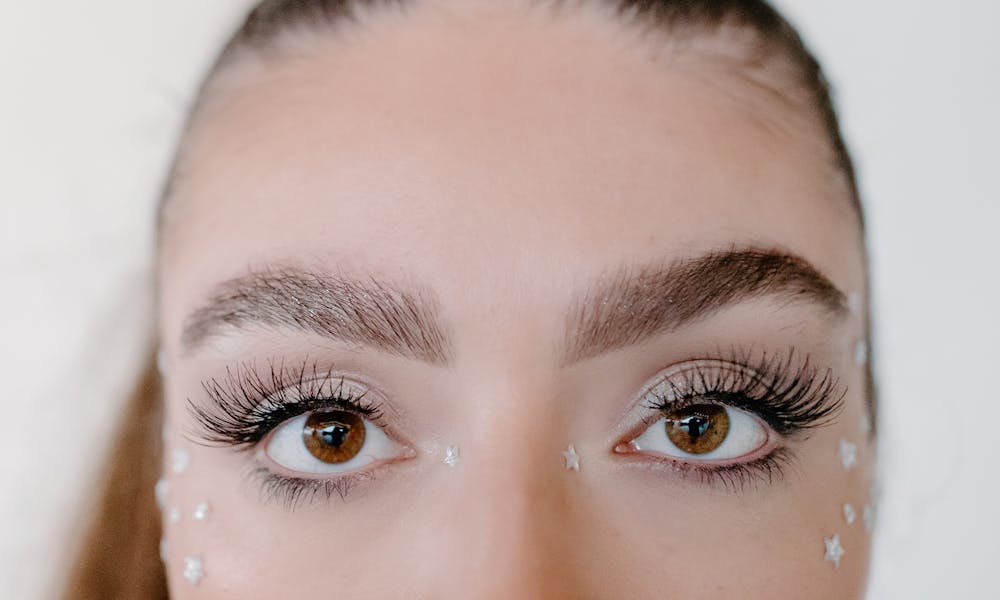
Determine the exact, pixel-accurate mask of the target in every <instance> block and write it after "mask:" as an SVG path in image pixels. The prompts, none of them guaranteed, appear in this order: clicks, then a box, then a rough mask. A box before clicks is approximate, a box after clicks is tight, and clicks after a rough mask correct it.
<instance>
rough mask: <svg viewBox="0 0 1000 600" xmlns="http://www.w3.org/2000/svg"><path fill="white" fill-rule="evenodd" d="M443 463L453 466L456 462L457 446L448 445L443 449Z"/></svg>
mask: <svg viewBox="0 0 1000 600" xmlns="http://www.w3.org/2000/svg"><path fill="white" fill-rule="evenodd" d="M444 464H446V465H448V466H449V467H454V466H455V465H456V464H458V446H448V448H447V449H446V450H445V451H444Z"/></svg>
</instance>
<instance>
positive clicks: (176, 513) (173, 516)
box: [167, 506, 181, 524]
mask: <svg viewBox="0 0 1000 600" xmlns="http://www.w3.org/2000/svg"><path fill="white" fill-rule="evenodd" d="M167 518H168V519H169V520H170V522H171V523H175V524H176V523H180V522H181V509H179V508H177V507H176V506H175V507H173V508H171V509H170V513H168V515H167Z"/></svg>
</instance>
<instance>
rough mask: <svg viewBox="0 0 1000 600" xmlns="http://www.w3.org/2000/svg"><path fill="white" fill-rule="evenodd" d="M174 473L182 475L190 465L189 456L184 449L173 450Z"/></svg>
mask: <svg viewBox="0 0 1000 600" xmlns="http://www.w3.org/2000/svg"><path fill="white" fill-rule="evenodd" d="M173 463H174V473H183V472H184V471H187V468H188V465H190V464H191V455H190V454H189V453H188V451H187V450H185V449H184V448H178V449H176V450H174V460H173Z"/></svg>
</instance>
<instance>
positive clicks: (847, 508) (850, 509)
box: [844, 502, 858, 525]
mask: <svg viewBox="0 0 1000 600" xmlns="http://www.w3.org/2000/svg"><path fill="white" fill-rule="evenodd" d="M857 518H858V513H857V511H855V510H854V506H853V505H851V503H850V502H848V503H846V504H844V520H845V521H847V524H848V525H850V524H851V523H853V522H854V520H855V519H857Z"/></svg>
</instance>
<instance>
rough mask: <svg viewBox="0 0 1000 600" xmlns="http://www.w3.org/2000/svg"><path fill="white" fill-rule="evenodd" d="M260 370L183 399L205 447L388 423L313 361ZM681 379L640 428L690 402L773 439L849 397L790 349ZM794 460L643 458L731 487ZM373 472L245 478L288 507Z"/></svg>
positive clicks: (735, 355) (821, 418)
mask: <svg viewBox="0 0 1000 600" xmlns="http://www.w3.org/2000/svg"><path fill="white" fill-rule="evenodd" d="M705 362H712V363H715V364H711V365H706V364H704V363H705ZM698 363H701V364H698ZM266 372H267V375H266V376H262V375H261V374H260V371H258V370H257V369H256V368H255V366H254V365H248V364H243V365H239V366H237V367H236V368H235V369H233V368H230V367H227V368H226V375H225V377H224V378H223V379H222V380H221V381H220V380H217V379H215V378H210V379H208V380H206V381H204V382H203V383H202V387H203V388H204V390H205V393H206V394H207V395H208V398H209V400H210V403H209V406H208V407H202V406H200V405H198V404H196V403H194V402H193V401H192V400H190V399H188V409H189V410H190V411H191V413H192V415H193V417H194V419H195V422H196V423H197V424H198V425H199V431H198V432H196V437H197V438H198V439H200V440H201V441H202V442H204V443H207V444H209V445H217V446H229V447H233V448H236V449H238V450H250V449H252V448H254V447H256V446H257V445H258V444H259V443H260V442H261V441H262V440H264V438H266V437H267V435H268V434H269V433H270V432H271V431H273V430H274V429H275V428H277V427H278V426H279V425H281V424H282V423H284V422H285V421H287V420H289V419H292V418H295V417H297V416H299V415H301V414H304V413H306V412H310V411H316V410H324V409H326V410H328V409H330V408H336V409H339V410H345V411H349V412H353V413H355V414H357V415H358V416H361V417H363V418H365V419H368V420H369V421H371V422H372V423H374V424H375V425H378V426H381V427H384V426H385V424H384V423H383V419H382V411H381V406H380V404H379V403H377V402H375V401H373V400H370V399H369V398H367V396H366V393H363V392H362V393H355V392H354V391H352V390H351V387H350V386H345V385H344V378H343V377H341V376H336V375H332V374H330V373H323V372H322V371H320V369H319V367H318V365H317V364H312V365H310V363H309V362H308V361H303V363H302V364H301V365H298V366H296V367H286V366H285V364H284V363H281V364H279V365H275V364H274V363H273V362H269V363H268V368H267V369H266ZM678 377H679V381H669V382H665V383H667V386H666V387H667V391H666V392H663V391H658V392H652V393H651V395H653V396H654V398H655V399H654V400H653V401H652V402H648V403H647V404H646V408H648V409H650V410H651V411H652V413H653V414H652V416H650V417H647V418H646V419H644V423H643V425H644V426H648V425H650V424H652V423H653V422H655V421H656V420H658V419H659V418H662V416H663V415H665V414H666V413H669V412H671V411H675V410H678V409H681V408H684V407H686V406H690V405H692V404H704V403H715V404H722V405H726V406H729V407H732V408H735V409H739V410H744V411H747V412H749V413H751V414H754V415H756V416H758V417H759V418H761V419H762V420H763V421H764V422H766V423H767V424H768V426H770V427H771V429H773V430H774V431H775V432H776V433H778V434H779V435H781V436H785V437H792V436H795V435H797V434H798V435H800V434H802V433H803V432H806V431H808V430H810V429H815V428H818V427H822V426H824V425H827V424H829V423H830V422H832V421H833V420H834V419H836V417H837V415H838V414H839V412H840V411H841V409H842V408H843V402H844V397H845V395H846V389H841V388H840V386H839V385H838V382H837V380H836V379H835V378H834V376H833V373H832V371H831V370H829V369H828V370H826V371H824V372H822V373H821V372H820V370H819V369H818V368H816V367H815V366H814V365H813V364H812V362H811V360H810V358H809V356H808V355H806V356H805V357H804V358H801V359H800V358H799V356H798V355H797V354H796V352H795V351H794V349H793V350H791V351H789V352H788V353H787V354H785V355H769V354H768V353H766V352H760V353H759V354H756V355H755V353H754V352H753V351H752V350H747V351H741V350H739V349H738V348H734V349H731V350H730V351H729V352H726V353H722V352H720V353H717V355H716V356H715V357H712V358H706V359H702V360H701V361H698V362H696V364H694V365H693V366H692V367H691V368H689V369H685V370H684V371H683V372H682V373H681V374H679V375H678ZM660 387H661V386H660V385H657V386H654V389H659V388H660ZM793 461H794V454H793V452H792V451H791V450H790V449H789V448H787V447H777V448H775V449H773V450H772V451H771V452H769V453H768V454H767V455H765V456H762V457H760V458H757V459H755V460H753V461H749V462H744V463H733V464H723V465H705V464H698V463H696V462H685V461H681V460H676V459H671V458H655V459H651V460H646V461H644V462H646V463H647V464H648V463H650V462H652V464H654V465H659V466H662V467H666V468H669V469H670V470H671V471H672V472H675V473H677V474H678V475H680V476H681V477H683V478H685V479H691V480H694V481H695V482H697V483H700V484H705V485H719V486H721V487H723V488H724V489H728V490H730V491H738V490H742V489H744V488H746V487H748V486H750V485H759V484H770V483H773V482H774V481H776V480H778V479H780V478H781V477H783V476H784V474H785V470H786V469H787V468H788V467H789V466H790V465H791V464H792V463H793ZM373 476H374V475H373V473H371V472H362V473H354V474H347V475H341V476H338V477H333V478H305V477H302V478H300V477H291V476H287V475H282V474H279V473H274V472H272V471H270V470H269V469H267V468H266V467H260V466H258V467H255V468H254V469H253V470H252V471H251V479H253V480H255V481H256V482H257V483H258V484H259V485H260V489H261V492H262V497H263V498H264V499H265V500H276V501H278V502H280V503H282V504H284V505H285V506H286V507H289V508H294V507H295V506H298V505H300V504H302V503H306V502H308V501H311V500H312V499H314V498H316V497H320V498H325V499H330V498H332V497H333V496H334V495H336V496H339V497H341V498H342V499H343V498H346V496H347V494H348V493H349V491H350V490H351V489H352V488H353V487H354V486H355V485H356V484H358V483H360V482H362V481H364V480H367V479H371V478H372V477H373Z"/></svg>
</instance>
